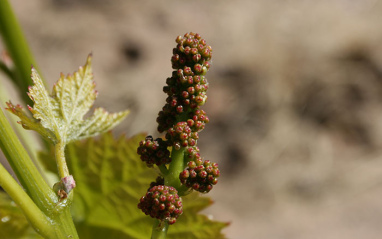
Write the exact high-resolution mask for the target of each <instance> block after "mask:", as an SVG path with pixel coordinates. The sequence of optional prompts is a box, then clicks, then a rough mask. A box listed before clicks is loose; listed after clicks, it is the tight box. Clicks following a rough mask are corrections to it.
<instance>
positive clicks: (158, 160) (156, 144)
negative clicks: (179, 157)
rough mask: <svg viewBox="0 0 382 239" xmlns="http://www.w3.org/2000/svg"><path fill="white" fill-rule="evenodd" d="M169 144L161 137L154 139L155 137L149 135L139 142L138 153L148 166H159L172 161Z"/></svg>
mask: <svg viewBox="0 0 382 239" xmlns="http://www.w3.org/2000/svg"><path fill="white" fill-rule="evenodd" d="M167 146H168V145H167V142H166V141H163V140H162V139H161V138H157V139H156V140H154V139H153V137H152V136H151V135H149V136H147V137H146V139H145V140H143V141H141V142H140V143H139V147H138V149H137V153H138V155H140V156H141V160H142V161H143V162H145V163H146V164H147V166H148V167H152V166H153V165H154V164H156V165H158V166H159V165H162V164H168V163H170V162H171V158H170V151H169V150H168V149H167Z"/></svg>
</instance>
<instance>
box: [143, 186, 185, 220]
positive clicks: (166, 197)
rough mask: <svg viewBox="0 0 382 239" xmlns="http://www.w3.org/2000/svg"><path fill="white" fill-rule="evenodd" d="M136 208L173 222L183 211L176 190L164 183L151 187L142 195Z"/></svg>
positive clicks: (153, 216) (154, 216)
mask: <svg viewBox="0 0 382 239" xmlns="http://www.w3.org/2000/svg"><path fill="white" fill-rule="evenodd" d="M138 208H139V209H141V210H142V211H143V212H144V213H145V214H146V215H150V216H151V217H152V218H157V219H159V220H162V221H167V222H168V223H169V224H174V223H175V222H176V219H177V218H178V217H179V216H180V215H181V214H182V213H183V205H182V199H181V198H180V197H179V196H178V191H177V190H176V189H175V188H173V187H171V186H165V185H158V186H154V187H151V188H150V189H149V190H148V191H147V193H146V195H145V196H143V197H142V198H141V199H140V201H139V203H138Z"/></svg>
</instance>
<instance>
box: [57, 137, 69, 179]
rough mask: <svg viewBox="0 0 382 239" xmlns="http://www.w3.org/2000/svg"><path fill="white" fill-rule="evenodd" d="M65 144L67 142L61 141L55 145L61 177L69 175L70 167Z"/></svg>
mask: <svg viewBox="0 0 382 239" xmlns="http://www.w3.org/2000/svg"><path fill="white" fill-rule="evenodd" d="M65 145H66V144H65V142H62V141H60V142H58V143H57V144H56V145H55V146H54V150H55V156H56V162H57V169H58V175H59V176H60V178H65V177H67V176H69V169H68V166H67V164H66V159H65Z"/></svg>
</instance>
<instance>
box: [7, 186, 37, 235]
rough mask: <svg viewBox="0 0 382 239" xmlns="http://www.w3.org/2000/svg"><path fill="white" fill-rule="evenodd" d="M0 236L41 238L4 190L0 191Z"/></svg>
mask: <svg viewBox="0 0 382 239" xmlns="http://www.w3.org/2000/svg"><path fill="white" fill-rule="evenodd" d="M0 238H8V239H42V237H41V236H40V235H39V234H37V232H35V231H34V230H33V228H32V227H31V226H30V225H29V223H28V221H27V219H26V218H25V216H24V214H23V213H22V211H21V209H20V208H19V207H18V206H17V205H16V204H15V203H14V202H13V201H12V200H11V198H10V197H9V196H8V195H7V194H6V193H5V192H0Z"/></svg>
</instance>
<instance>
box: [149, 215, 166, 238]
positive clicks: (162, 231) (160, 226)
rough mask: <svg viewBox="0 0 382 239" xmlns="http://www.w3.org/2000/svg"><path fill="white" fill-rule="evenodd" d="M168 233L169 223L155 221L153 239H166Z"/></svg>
mask: <svg viewBox="0 0 382 239" xmlns="http://www.w3.org/2000/svg"><path fill="white" fill-rule="evenodd" d="M167 231H168V223H167V222H161V221H160V220H155V222H154V224H153V232H152V234H151V239H166V237H167Z"/></svg>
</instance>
